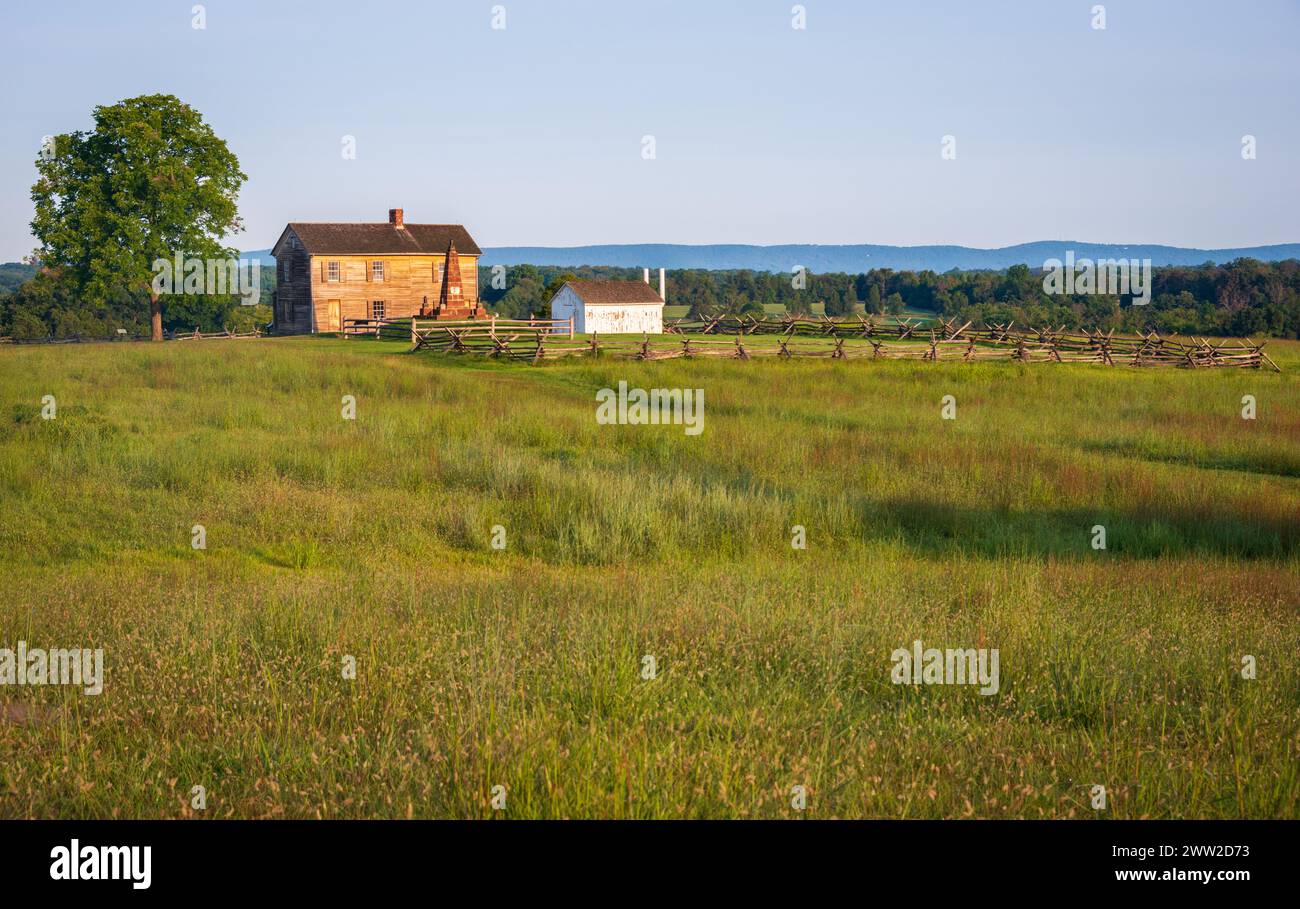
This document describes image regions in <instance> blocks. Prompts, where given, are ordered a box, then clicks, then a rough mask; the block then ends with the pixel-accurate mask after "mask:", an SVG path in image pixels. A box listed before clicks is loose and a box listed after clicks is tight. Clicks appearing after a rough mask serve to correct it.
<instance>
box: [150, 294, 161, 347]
mask: <svg viewBox="0 0 1300 909" xmlns="http://www.w3.org/2000/svg"><path fill="white" fill-rule="evenodd" d="M149 322H150V323H151V326H152V328H153V332H152V334H151V335H150V340H153V341H161V340H162V339H163V336H162V306H161V305H160V304H159V303H158V295H157V294H150V295H149Z"/></svg>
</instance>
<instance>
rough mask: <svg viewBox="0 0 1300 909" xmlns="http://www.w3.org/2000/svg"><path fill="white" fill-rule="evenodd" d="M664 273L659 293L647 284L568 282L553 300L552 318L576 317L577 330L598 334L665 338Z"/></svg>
mask: <svg viewBox="0 0 1300 909" xmlns="http://www.w3.org/2000/svg"><path fill="white" fill-rule="evenodd" d="M663 294H664V270H663V269H662V268H661V269H659V292H658V293H655V291H654V288H652V287H651V286H650V269H648V268H647V269H646V270H645V279H644V280H643V281H565V282H564V284H563V285H562V286H561V287H560V289H559V290H558V291H556V293H555V296H553V297H551V318H552V319H568V318H569V317H570V316H572V317H573V330H574V331H575V332H580V333H588V334H590V333H596V334H610V335H623V334H638V335H639V334H652V335H659V334H663V331H664V296H663Z"/></svg>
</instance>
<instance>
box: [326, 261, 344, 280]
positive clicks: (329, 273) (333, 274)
mask: <svg viewBox="0 0 1300 909" xmlns="http://www.w3.org/2000/svg"><path fill="white" fill-rule="evenodd" d="M325 276H326V277H325V280H327V281H330V282H332V283H335V284H337V283H338V282H339V281H342V280H343V270H342V269H341V268H340V267H339V263H337V262H330V263H329V264H327V265H326V266H325Z"/></svg>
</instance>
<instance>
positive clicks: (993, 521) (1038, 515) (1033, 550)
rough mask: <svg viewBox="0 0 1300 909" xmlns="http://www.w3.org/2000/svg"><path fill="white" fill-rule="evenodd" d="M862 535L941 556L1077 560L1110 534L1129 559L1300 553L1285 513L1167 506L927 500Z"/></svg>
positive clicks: (912, 502)
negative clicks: (1037, 506)
mask: <svg viewBox="0 0 1300 909" xmlns="http://www.w3.org/2000/svg"><path fill="white" fill-rule="evenodd" d="M862 521H863V528H862V530H863V534H864V536H866V537H868V538H877V539H881V538H885V539H890V540H894V541H897V542H901V543H905V544H907V545H910V546H913V547H915V548H917V549H920V550H921V551H923V552H925V553H927V554H930V555H936V556H941V555H945V554H951V553H953V552H957V551H960V552H963V553H969V554H973V555H981V556H1028V557H1034V556H1038V557H1049V556H1050V557H1056V558H1071V557H1082V556H1085V555H1086V556H1093V555H1101V554H1102V553H1101V552H1100V551H1099V550H1096V549H1094V548H1093V541H1094V538H1095V537H1097V536H1098V535H1097V534H1096V532H1095V531H1094V528H1095V527H1098V526H1100V527H1102V528H1104V529H1105V544H1106V547H1105V552H1106V553H1109V554H1113V555H1118V556H1124V557H1128V558H1154V557H1157V556H1179V555H1188V554H1196V553H1204V554H1212V555H1222V556H1231V557H1235V558H1247V559H1280V558H1287V557H1290V556H1294V555H1297V554H1300V521H1297V520H1295V519H1288V518H1286V517H1284V516H1283V515H1281V514H1276V515H1274V514H1239V513H1234V512H1229V511H1220V512H1217V513H1214V514H1206V513H1205V512H1204V511H1200V510H1190V509H1179V508H1175V507H1162V508H1159V509H1154V510H1136V509H1133V510H1125V509H1117V508H1115V507H1114V506H1107V507H1098V508H1097V509H1096V510H1089V509H1081V508H1061V509H1044V510H1040V511H1010V510H1005V509H999V508H971V507H967V506H957V505H951V504H948V503H945V502H938V501H934V500H929V499H893V500H889V501H886V502H885V503H883V504H877V505H874V506H871V507H868V508H866V509H865V510H864V512H863V514H862Z"/></svg>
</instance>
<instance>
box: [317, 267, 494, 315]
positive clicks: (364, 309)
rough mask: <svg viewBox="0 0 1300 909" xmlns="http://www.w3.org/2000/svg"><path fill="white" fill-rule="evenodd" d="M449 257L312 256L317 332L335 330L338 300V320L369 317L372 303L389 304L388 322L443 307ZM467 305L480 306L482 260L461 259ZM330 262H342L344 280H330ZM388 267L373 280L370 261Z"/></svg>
mask: <svg viewBox="0 0 1300 909" xmlns="http://www.w3.org/2000/svg"><path fill="white" fill-rule="evenodd" d="M446 258H447V257H446V256H392V255H390V256H373V257H372V256H312V257H311V296H312V305H313V307H314V308H315V311H316V330H317V331H330V330H331V329H332V328H333V326H331V325H330V321H329V317H330V313H329V302H330V301H331V300H338V301H339V319H340V320H345V319H368V318H370V317H371V316H370V314H371V303H372V302H374V301H376V300H383V301H384V316H385V317H386V318H389V319H393V318H404V317H406V316H414V315H417V314H418V313H419V312H420V308H421V307H423V306H427V307H429V308H430V309H432V308H433V307H435V306H437V304H438V292H439V290H441V287H442V284H441V280H436V281H435V279H434V275H435V272H434V266H435V265H436V266H437V267H438V271H437V272H436V274H437V275H438V276H439V278H441V275H442V268H443V267H444V264H445V262H446ZM457 258H458V259H460V269H461V275H462V281H463V284H464V290H463V291H462V293H463V295H464V296H465V300H466V302H467V303H469V304H471V305H474V304H477V303H478V258H477V257H476V256H458V257H457ZM330 262H338V263H339V280H338V281H330V280H328V269H329V263H330ZM373 262H383V263H384V280H382V281H375V280H372V279H371V277H370V276H371V274H372V271H371V263H373Z"/></svg>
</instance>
